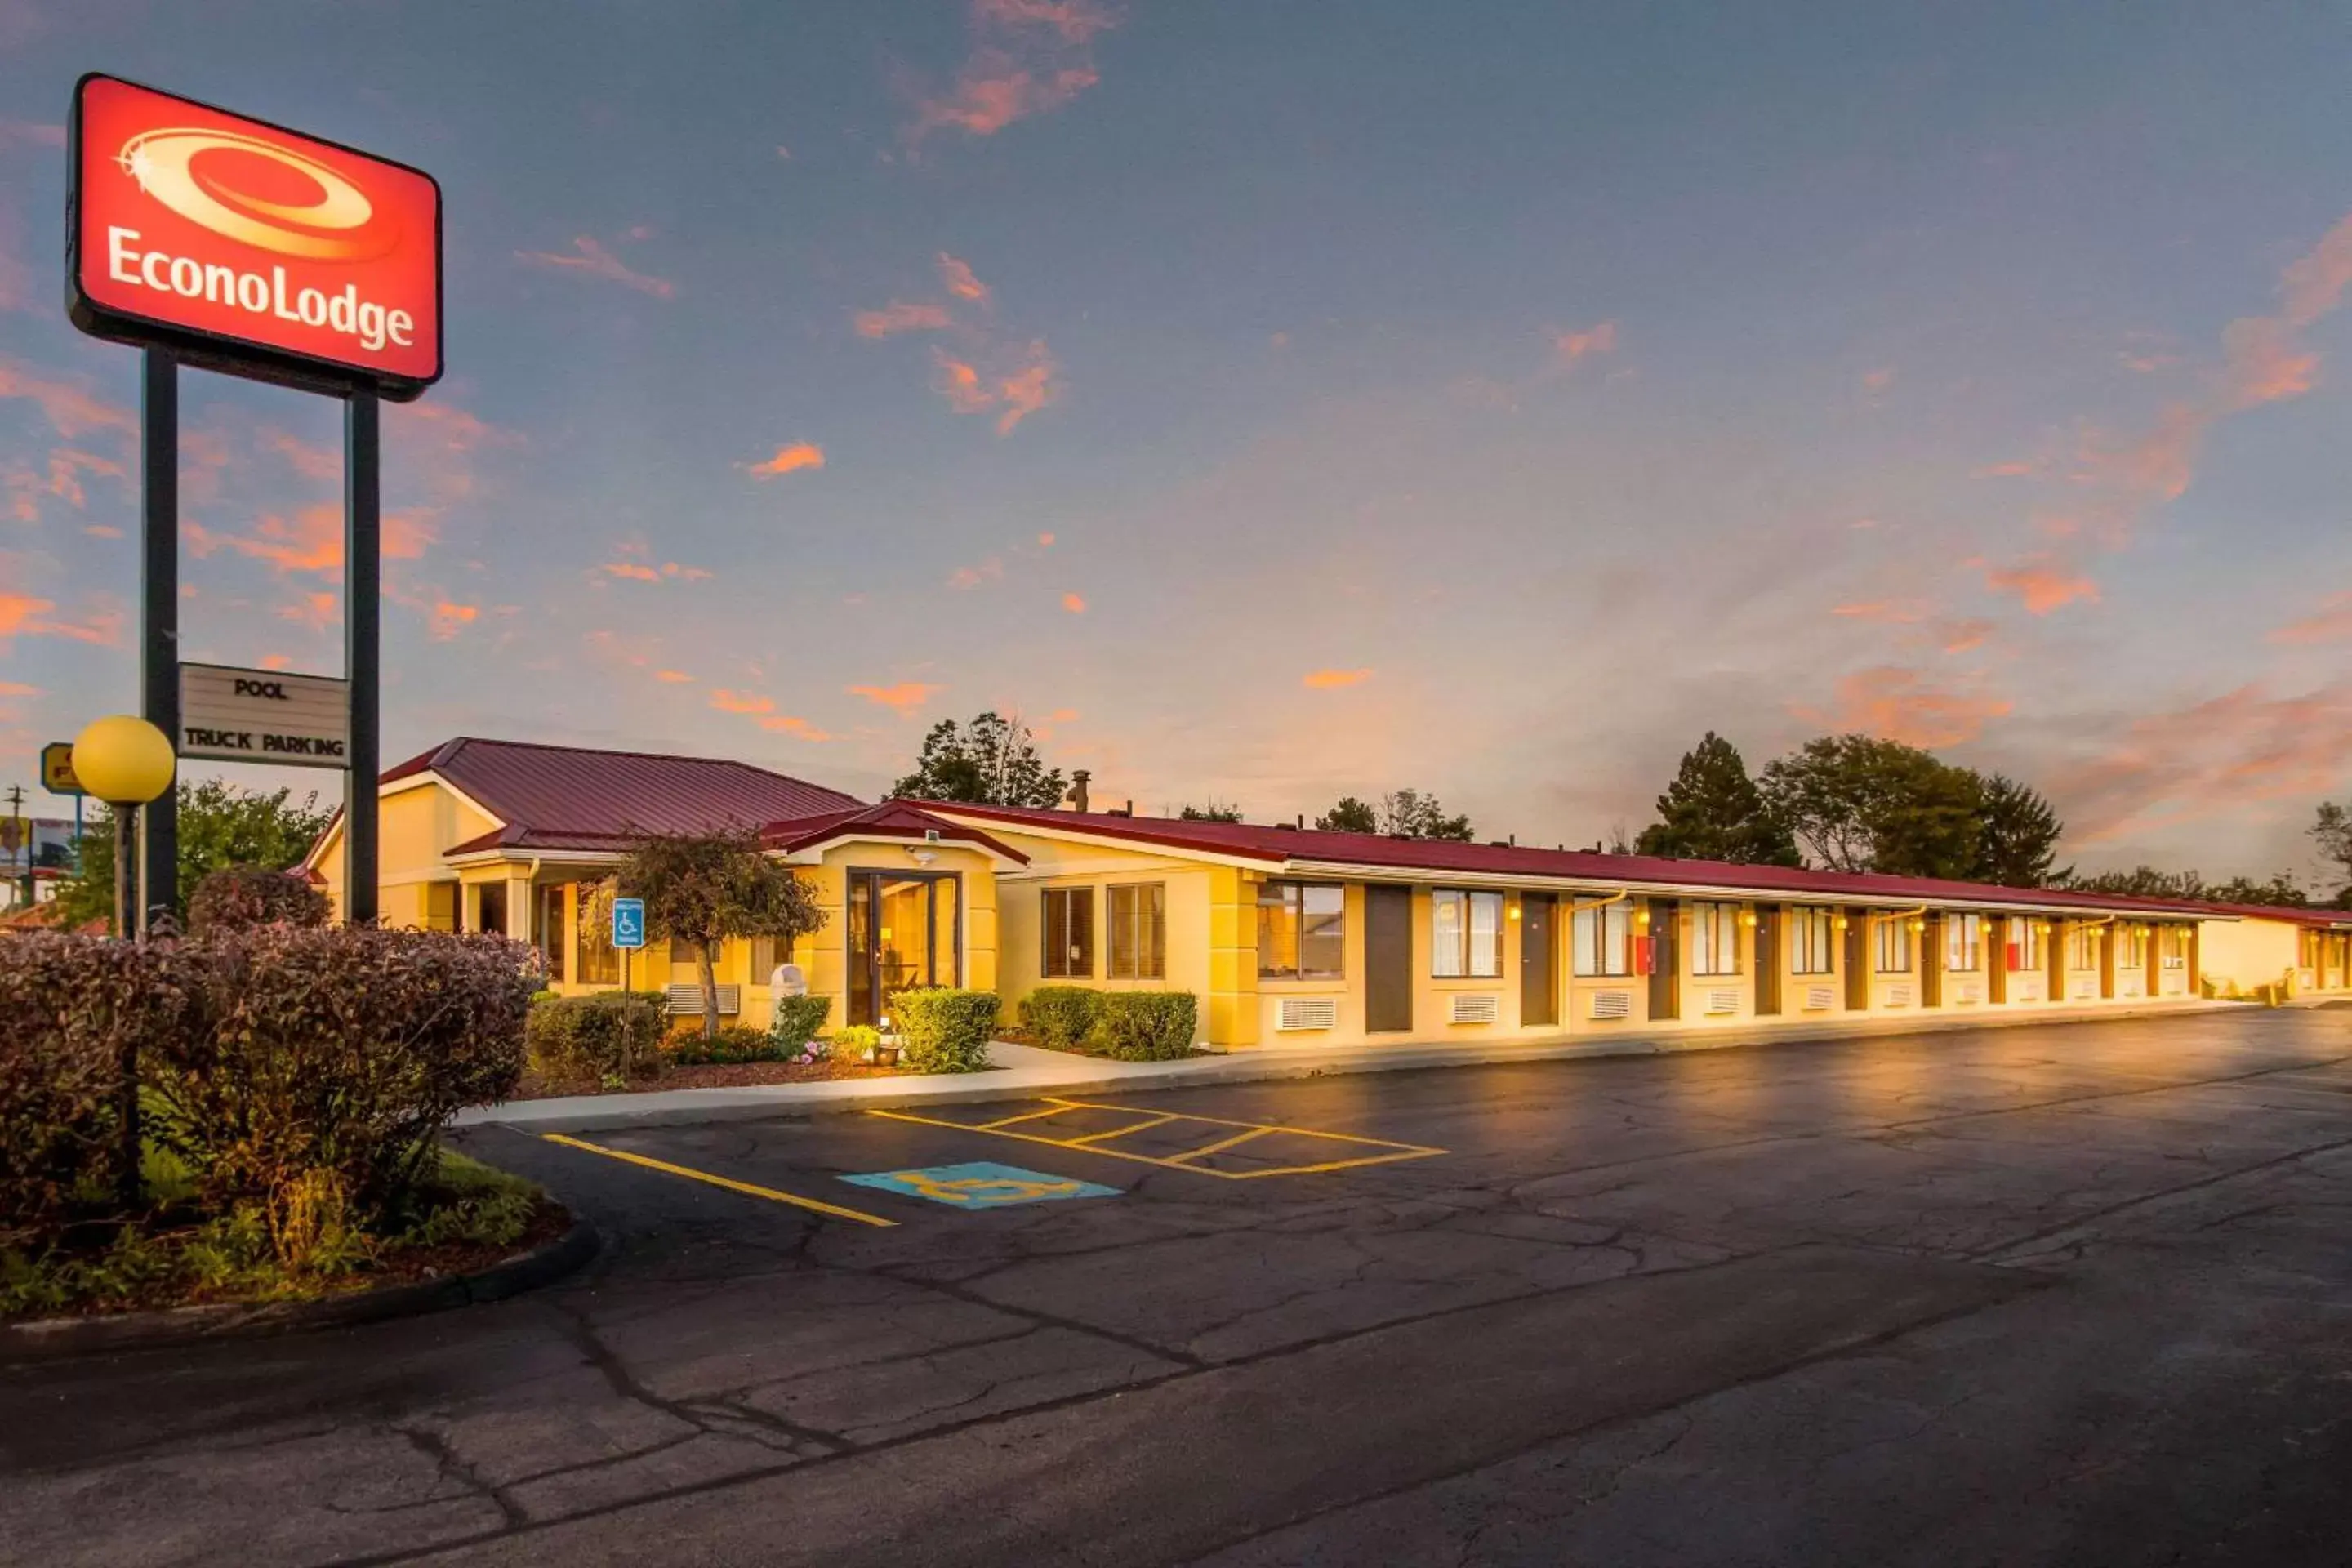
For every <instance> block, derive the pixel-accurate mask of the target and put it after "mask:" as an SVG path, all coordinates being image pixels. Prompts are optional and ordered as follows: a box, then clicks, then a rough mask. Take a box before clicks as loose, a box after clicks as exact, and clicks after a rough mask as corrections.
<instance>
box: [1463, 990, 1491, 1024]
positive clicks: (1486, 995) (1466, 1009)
mask: <svg viewBox="0 0 2352 1568" xmlns="http://www.w3.org/2000/svg"><path fill="white" fill-rule="evenodd" d="M1501 1016H1503V1003H1502V998H1501V997H1499V996H1496V994H1494V993H1493V992H1491V991H1486V992H1478V993H1470V992H1462V993H1457V994H1455V996H1454V1012H1453V1015H1452V1017H1453V1021H1454V1023H1457V1024H1491V1023H1493V1022H1495V1021H1496V1019H1497V1018H1500V1017H1501Z"/></svg>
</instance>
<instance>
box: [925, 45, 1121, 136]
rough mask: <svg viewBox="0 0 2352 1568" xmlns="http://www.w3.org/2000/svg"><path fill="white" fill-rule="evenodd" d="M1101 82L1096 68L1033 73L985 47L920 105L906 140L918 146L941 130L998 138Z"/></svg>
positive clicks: (1011, 57)
mask: <svg viewBox="0 0 2352 1568" xmlns="http://www.w3.org/2000/svg"><path fill="white" fill-rule="evenodd" d="M1101 79H1102V78H1101V77H1100V76H1099V75H1097V73H1096V71H1095V69H1094V68H1093V67H1092V66H1067V67H1062V68H1045V69H1034V70H1033V69H1032V68H1029V67H1028V66H1026V65H1024V64H1022V63H1021V62H1020V61H1018V60H1016V59H1015V58H1013V56H1011V55H1009V54H1006V53H1005V52H1004V51H1003V50H1002V49H982V50H981V51H979V52H978V53H977V54H975V55H973V56H972V58H971V59H969V60H967V61H965V62H964V66H963V68H962V69H961V71H959V72H957V74H956V79H955V85H954V86H953V87H951V88H950V89H948V91H947V92H946V93H944V94H942V95H941V96H940V97H937V98H929V99H925V100H923V101H922V102H921V103H920V104H919V105H917V107H916V113H915V123H914V125H913V126H912V127H911V128H910V129H909V130H908V133H907V139H908V141H909V142H920V141H921V140H922V139H923V138H924V137H925V136H927V135H929V133H930V132H934V131H940V130H956V131H961V132H963V133H964V134H965V135H967V136H993V135H995V134H996V133H997V132H1000V131H1002V130H1003V129H1004V128H1005V127H1006V126H1008V125H1010V124H1012V123H1013V121H1017V120H1026V119H1028V118H1029V117H1030V116H1031V115H1033V114H1043V113H1045V111H1046V110H1053V109H1059V108H1060V107H1062V105H1064V104H1066V103H1067V102H1069V101H1070V100H1072V99H1074V98H1076V97H1077V96H1078V94H1080V93H1082V92H1084V91H1086V90H1087V89H1088V88H1090V87H1092V86H1094V85H1095V84H1096V83H1097V82H1098V81H1100V80H1101Z"/></svg>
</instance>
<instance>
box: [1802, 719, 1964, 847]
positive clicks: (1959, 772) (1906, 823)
mask: <svg viewBox="0 0 2352 1568" xmlns="http://www.w3.org/2000/svg"><path fill="white" fill-rule="evenodd" d="M1759 783H1760V786H1761V788H1762V791H1763V795H1764V799H1765V803H1766V805H1769V807H1770V808H1771V810H1772V812H1773V814H1774V815H1775V816H1778V817H1779V818H1780V820H1781V821H1783V822H1785V823H1787V824H1788V826H1789V829H1790V832H1791V833H1793V834H1795V835H1796V837H1797V839H1798V841H1799V842H1800V843H1801V844H1802V845H1803V846H1804V847H1805V849H1806V850H1807V851H1808V852H1809V853H1810V854H1811V856H1812V858H1814V860H1816V861H1817V862H1818V863H1820V864H1822V865H1823V866H1826V867H1828V868H1830V869H1831V870H1833V871H1882V872H1887V873H1890V874H1893V875H1896V876H1908V877H1948V878H1954V879H1967V878H1968V877H1969V876H1970V875H1971V874H1973V873H1974V872H1975V870H1976V868H1977V866H1978V858H1979V854H1980V852H1981V848H1982V846H1981V843H1980V835H1979V826H1978V816H1979V811H1980V810H1981V808H1982V805H1983V796H1984V784H1983V781H1982V780H1980V779H1979V778H1978V777H1977V775H1976V774H1975V773H1971V772H1969V770H1968V769H1966V768H1956V767H1953V766H1951V765H1950V764H1948V763H1943V762H1939V761H1937V759H1936V758H1935V757H1934V756H1932V755H1931V754H1929V753H1928V752H1923V751H1921V750H1920V749H1919V748H1918V747H1916V746H1906V745H1904V744H1903V743H1902V742H1898V741H1882V740H1877V739H1874V737H1871V736H1868V735H1822V736H1819V737H1817V738H1815V739H1813V740H1811V741H1808V742H1805V743H1804V745H1803V746H1801V748H1799V749H1798V751H1797V752H1795V754H1793V755H1791V756H1787V757H1780V758H1777V759H1775V760H1774V761H1772V762H1770V763H1767V764H1765V768H1764V773H1763V777H1762V779H1761V780H1760V781H1759Z"/></svg>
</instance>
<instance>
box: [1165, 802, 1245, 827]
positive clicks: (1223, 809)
mask: <svg viewBox="0 0 2352 1568" xmlns="http://www.w3.org/2000/svg"><path fill="white" fill-rule="evenodd" d="M1241 819H1242V808H1241V807H1240V806H1238V805H1234V803H1233V802H1232V801H1229V800H1219V799H1218V798H1217V797H1216V796H1214V795H1211V796H1210V797H1209V804H1208V805H1191V804H1189V803H1187V805H1185V806H1184V809H1183V810H1181V811H1180V812H1178V813H1177V814H1176V820H1177V821H1179V822H1239V821H1240V820H1241Z"/></svg>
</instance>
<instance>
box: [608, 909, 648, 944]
mask: <svg viewBox="0 0 2352 1568" xmlns="http://www.w3.org/2000/svg"><path fill="white" fill-rule="evenodd" d="M613 945H614V947H643V946H645V945H646V901H645V900H643V899H614V900H613Z"/></svg>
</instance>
